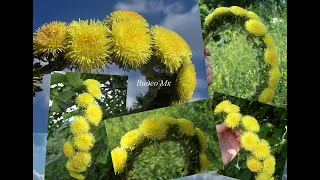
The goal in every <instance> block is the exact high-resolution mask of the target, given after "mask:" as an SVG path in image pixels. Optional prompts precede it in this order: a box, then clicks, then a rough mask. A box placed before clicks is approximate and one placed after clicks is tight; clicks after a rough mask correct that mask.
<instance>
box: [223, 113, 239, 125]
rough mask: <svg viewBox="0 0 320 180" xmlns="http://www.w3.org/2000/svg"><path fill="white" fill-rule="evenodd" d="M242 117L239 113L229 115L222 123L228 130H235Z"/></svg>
mask: <svg viewBox="0 0 320 180" xmlns="http://www.w3.org/2000/svg"><path fill="white" fill-rule="evenodd" d="M241 117H242V115H241V114H240V113H229V114H228V115H227V117H226V119H225V120H224V123H225V124H226V126H227V127H229V128H235V127H237V126H238V124H239V122H240V120H241Z"/></svg>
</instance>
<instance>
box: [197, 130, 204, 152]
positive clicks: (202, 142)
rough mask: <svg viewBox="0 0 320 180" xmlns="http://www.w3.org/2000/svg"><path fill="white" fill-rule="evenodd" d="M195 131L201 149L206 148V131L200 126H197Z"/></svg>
mask: <svg viewBox="0 0 320 180" xmlns="http://www.w3.org/2000/svg"><path fill="white" fill-rule="evenodd" d="M195 133H196V136H197V137H198V139H199V142H200V146H201V149H202V150H204V146H205V144H206V136H205V135H204V133H203V132H202V131H201V129H199V128H195Z"/></svg>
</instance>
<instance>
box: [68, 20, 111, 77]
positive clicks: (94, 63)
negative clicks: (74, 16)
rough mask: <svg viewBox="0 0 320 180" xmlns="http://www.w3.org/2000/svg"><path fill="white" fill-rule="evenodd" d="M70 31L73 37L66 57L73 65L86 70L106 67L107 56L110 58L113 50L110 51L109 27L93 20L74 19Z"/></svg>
mask: <svg viewBox="0 0 320 180" xmlns="http://www.w3.org/2000/svg"><path fill="white" fill-rule="evenodd" d="M68 32H69V34H70V37H71V38H70V42H69V43H70V44H69V45H68V48H69V52H68V53H67V54H66V57H67V59H68V60H69V62H70V63H71V65H74V66H75V67H76V68H77V70H81V69H82V70H83V71H85V72H91V71H92V69H99V68H104V67H105V62H106V58H109V55H110V54H111V52H109V51H108V47H109V46H110V39H109V38H107V36H108V29H107V27H106V26H105V25H103V23H101V22H99V21H93V20H90V22H89V21H88V20H85V21H81V20H79V22H77V21H73V22H71V24H70V25H69V29H68Z"/></svg>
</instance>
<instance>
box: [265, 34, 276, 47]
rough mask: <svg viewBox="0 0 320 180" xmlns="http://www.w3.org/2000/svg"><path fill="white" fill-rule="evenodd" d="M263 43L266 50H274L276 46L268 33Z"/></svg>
mask: <svg viewBox="0 0 320 180" xmlns="http://www.w3.org/2000/svg"><path fill="white" fill-rule="evenodd" d="M263 41H264V43H265V44H266V46H267V48H268V49H274V48H275V47H276V45H275V44H274V41H273V38H272V36H271V35H270V34H269V33H267V34H266V35H264V38H263Z"/></svg>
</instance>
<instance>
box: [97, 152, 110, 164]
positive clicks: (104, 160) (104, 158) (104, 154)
mask: <svg viewBox="0 0 320 180" xmlns="http://www.w3.org/2000/svg"><path fill="white" fill-rule="evenodd" d="M108 156H109V151H108V150H104V151H102V152H101V153H99V154H98V156H97V162H99V163H102V164H106V163H107V159H108Z"/></svg>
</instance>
